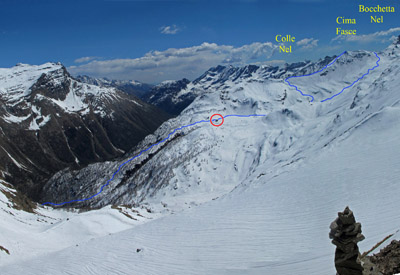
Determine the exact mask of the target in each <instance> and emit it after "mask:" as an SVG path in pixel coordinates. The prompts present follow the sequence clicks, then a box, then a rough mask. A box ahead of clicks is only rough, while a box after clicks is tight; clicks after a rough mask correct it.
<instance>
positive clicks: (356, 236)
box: [329, 207, 364, 275]
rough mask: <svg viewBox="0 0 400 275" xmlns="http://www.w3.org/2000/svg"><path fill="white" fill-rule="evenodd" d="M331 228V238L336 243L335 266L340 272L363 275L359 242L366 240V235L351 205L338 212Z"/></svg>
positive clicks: (342, 274)
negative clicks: (350, 207)
mask: <svg viewBox="0 0 400 275" xmlns="http://www.w3.org/2000/svg"><path fill="white" fill-rule="evenodd" d="M330 229H331V231H330V233H329V238H330V239H332V243H333V244H334V245H336V252H335V267H336V270H337V272H338V274H339V275H362V274H363V268H362V266H361V263H360V261H359V259H358V257H359V250H358V246H357V243H358V242H359V241H362V240H364V236H363V235H362V234H361V224H360V223H358V222H356V220H355V218H354V215H353V212H352V211H351V210H350V209H349V207H346V209H345V210H344V211H343V212H339V213H338V218H336V220H335V221H334V222H332V224H331V226H330Z"/></svg>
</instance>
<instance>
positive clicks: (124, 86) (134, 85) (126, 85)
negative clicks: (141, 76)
mask: <svg viewBox="0 0 400 275" xmlns="http://www.w3.org/2000/svg"><path fill="white" fill-rule="evenodd" d="M76 79H77V80H78V81H80V82H83V83H87V84H92V85H96V86H99V87H108V88H110V87H113V88H117V89H118V90H121V91H123V92H125V93H127V94H130V95H134V96H137V97H139V98H142V97H144V96H145V95H146V94H147V93H148V92H149V91H150V90H151V89H152V88H153V85H150V84H146V83H142V82H139V81H136V80H115V79H112V80H110V79H108V78H95V77H90V76H87V75H78V76H77V77H76Z"/></svg>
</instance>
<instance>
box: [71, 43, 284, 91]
mask: <svg viewBox="0 0 400 275" xmlns="http://www.w3.org/2000/svg"><path fill="white" fill-rule="evenodd" d="M276 48H277V46H276V45H274V44H272V43H271V42H265V43H260V42H256V43H252V44H249V45H244V46H241V47H234V46H230V45H217V44H215V43H206V42H205V43H203V44H201V45H199V46H193V47H188V48H178V49H176V48H170V49H167V50H165V51H151V52H148V53H147V54H145V55H144V56H143V57H140V58H133V59H113V60H102V61H99V60H94V61H91V62H89V63H87V64H82V65H77V66H71V67H69V68H68V69H69V70H70V71H71V73H73V74H87V75H92V76H96V77H99V76H102V77H103V76H105V77H109V78H115V79H137V80H140V81H143V82H149V83H155V82H160V81H163V80H165V79H181V78H183V77H186V78H189V79H194V78H195V77H198V76H199V75H201V74H202V73H203V72H204V71H205V70H207V69H209V68H210V67H212V66H216V65H219V64H232V65H244V64H248V63H255V62H260V61H265V60H266V59H268V58H269V57H271V56H272V54H273V53H274V51H275V49H276Z"/></svg>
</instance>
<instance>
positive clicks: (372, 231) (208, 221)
mask: <svg viewBox="0 0 400 275" xmlns="http://www.w3.org/2000/svg"><path fill="white" fill-rule="evenodd" d="M385 94H386V95H387V92H385ZM393 94H394V93H393ZM393 94H392V96H393ZM396 98H397V97H396ZM396 98H393V99H396ZM226 123H228V121H226ZM399 125H400V104H399V103H398V102H397V103H396V104H394V105H393V106H387V107H385V108H384V109H382V110H380V111H379V112H378V113H376V114H374V115H373V116H370V117H369V119H366V120H364V121H363V122H362V123H360V124H358V125H357V127H356V128H355V129H353V130H351V131H349V132H347V133H346V134H345V135H342V136H341V137H338V138H337V140H336V141H334V142H332V143H330V144H329V145H327V146H326V147H325V148H324V149H322V150H320V151H319V152H309V153H307V158H306V159H305V160H304V161H303V162H302V163H301V164H299V165H298V167H296V168H289V167H288V168H287V169H286V170H285V171H282V170H281V171H276V174H275V175H273V173H272V172H271V173H268V171H271V170H273V167H268V166H265V165H260V166H259V167H257V168H256V169H255V171H254V173H252V175H250V176H249V177H247V178H246V179H245V180H244V181H243V184H242V185H241V186H239V187H237V188H236V189H235V190H233V191H232V192H231V193H230V194H228V195H226V196H224V197H222V198H219V199H217V200H214V201H211V202H208V203H206V204H203V205H201V206H198V207H196V208H192V209H188V210H186V211H183V212H181V213H177V214H175V215H169V216H166V217H164V218H161V219H158V220H155V221H151V222H148V223H146V224H143V225H140V226H137V227H135V228H132V229H128V230H126V231H124V232H120V233H117V234H113V235H112V236H105V237H101V238H96V239H94V240H91V241H89V242H86V243H84V244H81V245H79V246H78V247H76V246H73V247H70V248H67V249H65V250H62V251H59V252H55V253H50V254H47V255H43V256H40V257H37V258H34V259H32V260H29V261H22V262H19V263H18V265H17V264H15V265H8V266H4V267H2V271H3V272H5V274H10V275H11V274H25V273H28V274H68V273H74V274H143V275H150V274H152V275H153V274H174V275H177V274H264V275H265V274H267V275H269V274H271V275H272V274H282V275H285V274H298V275H330V274H335V268H334V264H333V263H334V249H335V247H334V246H333V245H332V244H331V243H330V240H329V238H328V233H329V225H330V222H331V221H333V220H334V219H335V217H336V215H337V214H336V213H337V212H338V211H342V210H343V209H344V207H345V206H346V205H350V207H351V208H352V209H353V210H354V213H355V216H356V219H357V221H360V222H361V223H362V229H363V234H364V235H365V236H366V239H365V240H364V241H362V242H361V243H359V245H360V251H366V250H368V249H370V248H371V247H372V246H373V245H375V244H376V243H377V242H378V241H380V240H382V239H383V238H384V237H386V236H387V235H389V234H392V233H395V232H396V231H397V230H398V229H399V228H400V217H399V212H398V209H399V208H400V201H399V200H398V194H399V192H400V185H399V184H398V183H399V181H400V169H399V167H400V158H399V156H398V152H399V150H400V140H399V138H398V136H399V134H400V128H399ZM263 126H265V125H263ZM220 130H221V129H218V131H220ZM308 154H310V155H308ZM219 172H220V173H221V171H219ZM262 174H265V175H262ZM260 175H261V176H260ZM399 237H400V235H399V234H398V233H397V234H395V235H394V237H393V238H396V239H398V238H399ZM390 240H391V239H389V240H388V241H389V242H390ZM137 249H140V251H139V252H137Z"/></svg>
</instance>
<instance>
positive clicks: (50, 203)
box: [42, 114, 266, 206]
mask: <svg viewBox="0 0 400 275" xmlns="http://www.w3.org/2000/svg"><path fill="white" fill-rule="evenodd" d="M264 116H266V115H256V114H254V115H226V116H224V117H223V118H227V117H264ZM221 119H222V117H220V118H216V119H213V121H214V122H216V121H218V120H221ZM207 122H210V121H209V120H204V119H203V120H200V121H196V122H193V123H192V124H188V125H184V126H181V127H179V128H176V129H175V130H173V131H172V132H171V133H169V134H168V136H167V137H166V138H164V139H163V140H161V141H159V142H157V143H154V144H153V145H151V146H149V147H148V148H146V149H144V150H142V151H141V152H140V153H139V154H137V155H136V156H134V157H132V158H130V159H128V160H127V161H125V162H124V163H122V164H121V165H120V166H118V169H117V171H115V172H114V174H113V175H112V177H111V178H110V179H109V180H108V181H107V182H106V183H105V184H104V185H103V186H101V188H100V191H99V192H97V193H96V194H94V195H92V196H90V197H88V198H85V199H77V200H70V201H66V202H61V203H53V202H45V203H42V205H54V206H60V205H64V204H68V203H73V202H82V201H88V200H90V199H93V198H94V197H96V196H98V195H100V193H101V192H103V189H104V188H105V187H107V186H108V185H109V184H110V182H111V181H112V180H114V177H115V175H116V174H117V173H118V172H119V171H120V170H121V169H122V167H124V166H125V165H126V164H127V163H129V162H131V161H132V160H134V159H136V158H138V157H140V156H141V155H142V154H143V153H144V152H147V151H148V150H150V149H151V148H153V147H154V146H157V145H159V144H161V143H164V142H166V141H167V140H168V139H169V138H170V137H171V136H172V135H173V134H175V133H176V132H177V131H180V130H182V129H184V128H187V127H191V126H194V125H196V124H200V123H207Z"/></svg>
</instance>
